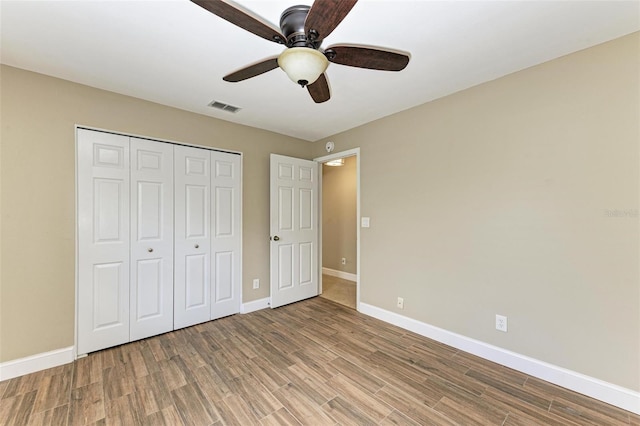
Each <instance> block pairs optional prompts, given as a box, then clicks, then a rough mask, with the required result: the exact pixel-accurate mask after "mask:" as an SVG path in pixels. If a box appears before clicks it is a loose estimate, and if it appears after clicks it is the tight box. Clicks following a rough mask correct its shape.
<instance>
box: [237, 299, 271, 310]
mask: <svg viewBox="0 0 640 426" xmlns="http://www.w3.org/2000/svg"><path fill="white" fill-rule="evenodd" d="M269 306H271V298H269V297H265V298H264V299H258V300H254V301H252V302H247V303H243V304H242V306H240V313H241V314H248V313H249V312H254V311H259V310H260V309H267V308H268V307H269Z"/></svg>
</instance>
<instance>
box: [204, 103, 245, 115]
mask: <svg viewBox="0 0 640 426" xmlns="http://www.w3.org/2000/svg"><path fill="white" fill-rule="evenodd" d="M209 106H210V107H211V108H217V109H221V110H223V111H227V112H232V113H236V112H238V111H240V110H241V109H242V108H240V107H237V106H233V105H229V104H225V103H224V102H218V101H211V103H210V104H209Z"/></svg>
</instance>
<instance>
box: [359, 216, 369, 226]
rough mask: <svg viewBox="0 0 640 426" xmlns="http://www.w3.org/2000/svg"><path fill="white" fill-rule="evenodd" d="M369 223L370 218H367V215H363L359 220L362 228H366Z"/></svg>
mask: <svg viewBox="0 0 640 426" xmlns="http://www.w3.org/2000/svg"><path fill="white" fill-rule="evenodd" d="M369 224H370V220H369V218H368V217H363V218H362V219H361V220H360V225H361V226H362V227H363V228H368V227H369Z"/></svg>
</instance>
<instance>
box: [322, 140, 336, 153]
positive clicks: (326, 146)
mask: <svg viewBox="0 0 640 426" xmlns="http://www.w3.org/2000/svg"><path fill="white" fill-rule="evenodd" d="M334 146H335V145H334V144H333V142H327V144H326V145H325V146H324V147H325V148H326V149H327V152H331V151H333V148H334Z"/></svg>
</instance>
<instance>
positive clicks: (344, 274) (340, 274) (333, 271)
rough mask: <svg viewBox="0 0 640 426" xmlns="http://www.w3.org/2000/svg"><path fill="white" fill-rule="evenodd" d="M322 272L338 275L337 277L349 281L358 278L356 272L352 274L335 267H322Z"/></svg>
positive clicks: (333, 275)
mask: <svg viewBox="0 0 640 426" xmlns="http://www.w3.org/2000/svg"><path fill="white" fill-rule="evenodd" d="M322 273H323V274H326V275H331V276H332V277H338V278H342V279H343V280H349V281H357V280H358V276H357V275H356V274H352V273H350V272H343V271H338V270H336V269H330V268H325V267H323V268H322Z"/></svg>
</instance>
